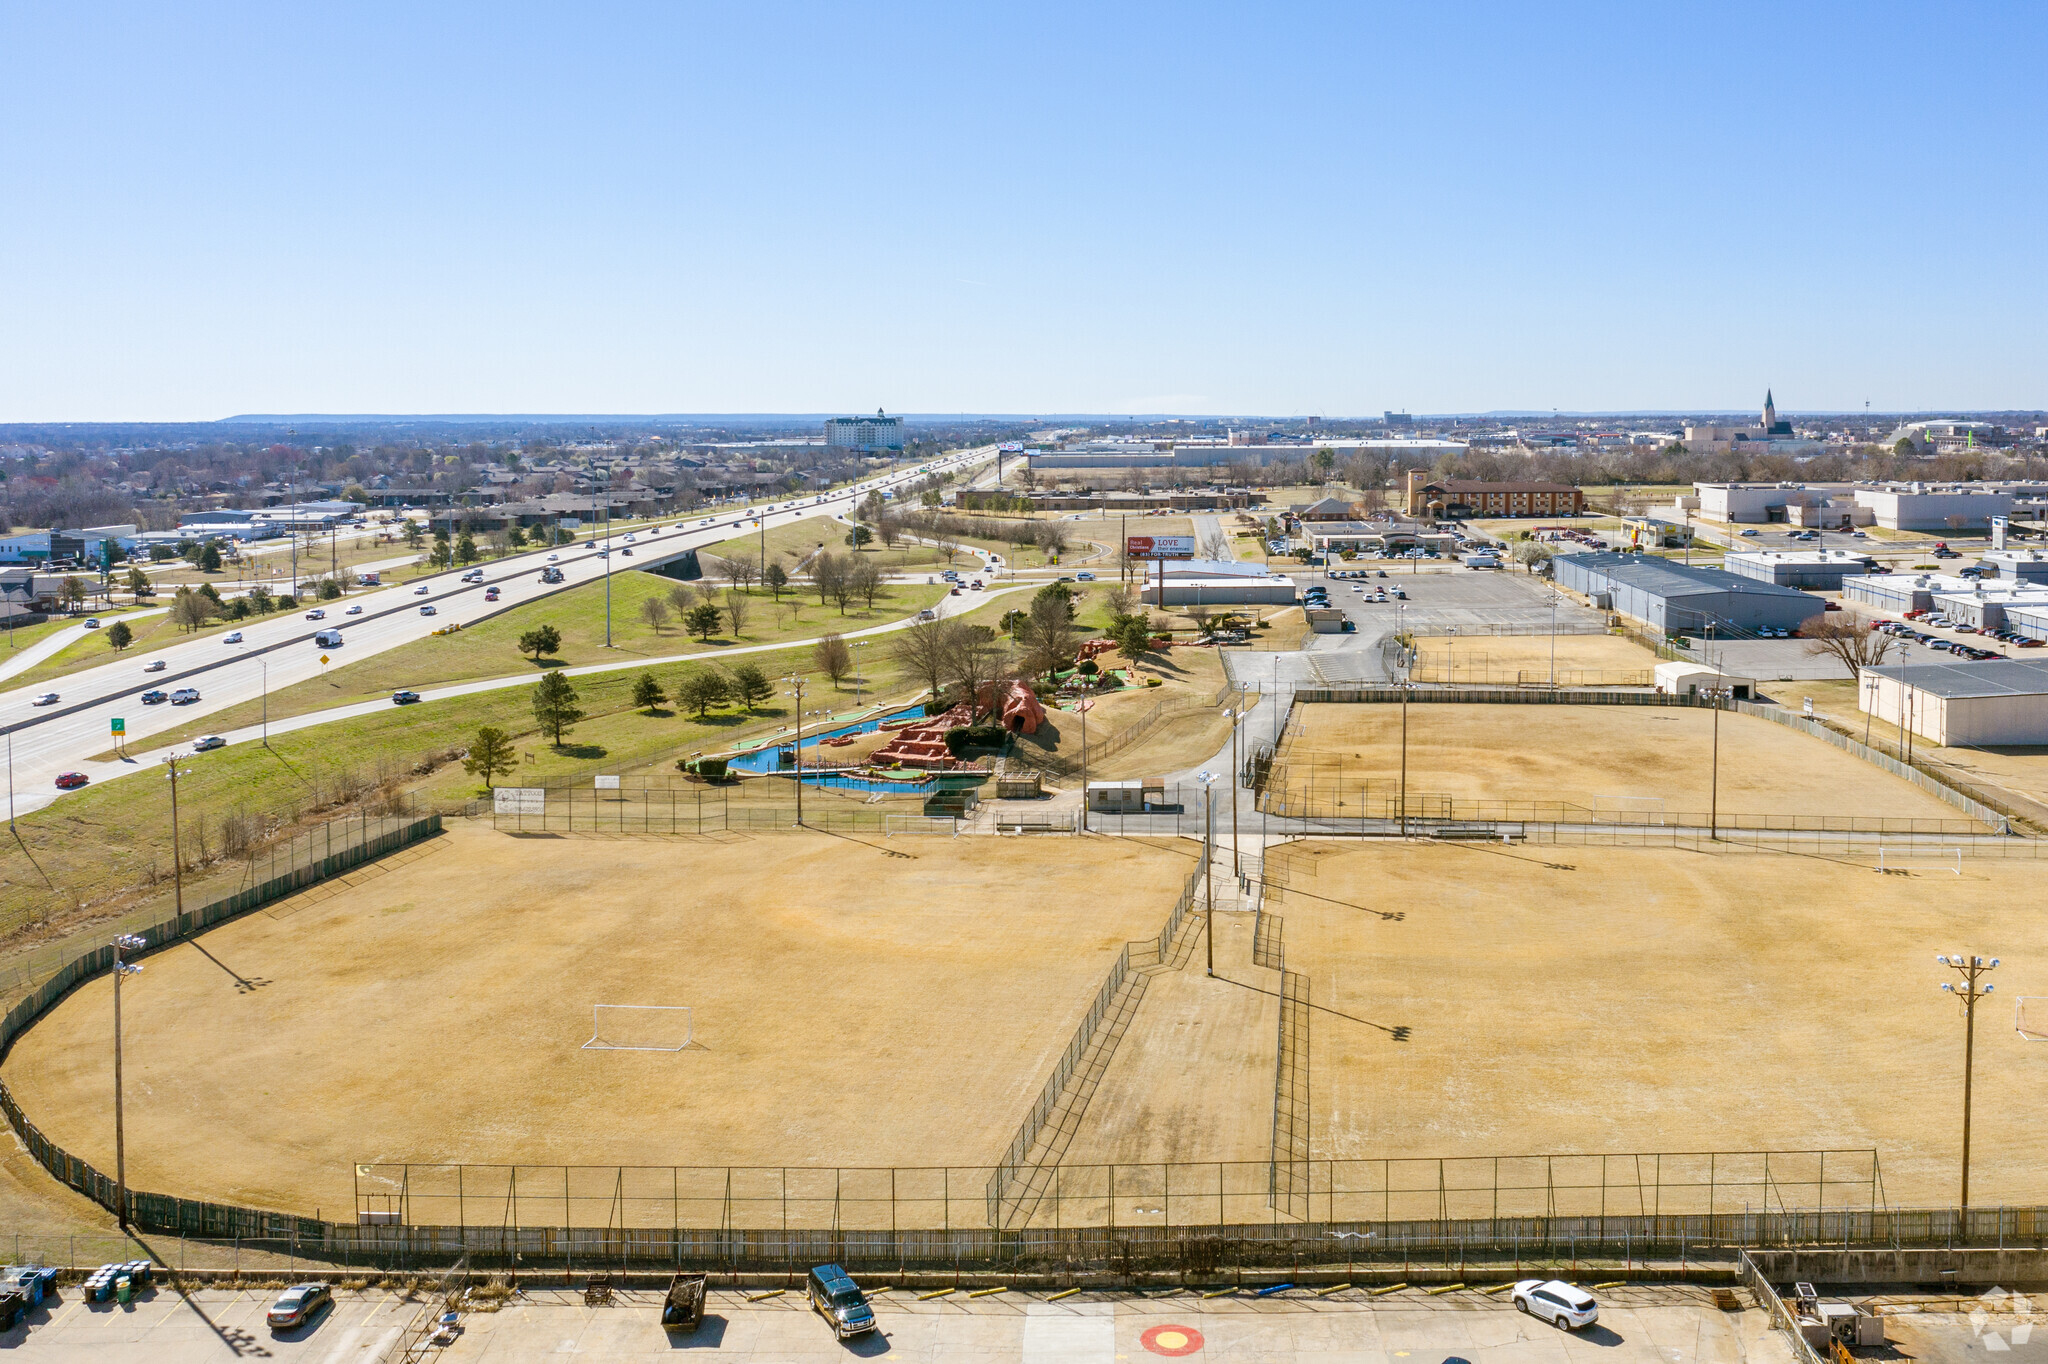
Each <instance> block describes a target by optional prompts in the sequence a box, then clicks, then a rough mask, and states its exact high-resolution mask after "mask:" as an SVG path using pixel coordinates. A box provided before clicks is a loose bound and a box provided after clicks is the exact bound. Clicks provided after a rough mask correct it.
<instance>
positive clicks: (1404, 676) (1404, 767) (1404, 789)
mask: <svg viewBox="0 0 2048 1364" xmlns="http://www.w3.org/2000/svg"><path fill="white" fill-rule="evenodd" d="M1413 685H1414V683H1412V682H1411V681H1410V680H1409V678H1408V673H1407V670H1406V669H1403V670H1402V672H1401V837H1403V838H1406V837H1408V689H1409V688H1410V687H1411V686H1413Z"/></svg>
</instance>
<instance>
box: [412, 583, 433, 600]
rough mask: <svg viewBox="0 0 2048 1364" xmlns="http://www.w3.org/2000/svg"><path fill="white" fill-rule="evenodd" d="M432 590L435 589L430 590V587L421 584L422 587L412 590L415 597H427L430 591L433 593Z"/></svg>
mask: <svg viewBox="0 0 2048 1364" xmlns="http://www.w3.org/2000/svg"><path fill="white" fill-rule="evenodd" d="M432 590H433V589H431V588H429V587H428V586H427V585H426V584H425V583H421V584H420V585H419V586H418V587H415V588H414V589H413V590H412V594H413V595H414V596H415V597H424V596H426V595H427V593H428V592H430V591H432Z"/></svg>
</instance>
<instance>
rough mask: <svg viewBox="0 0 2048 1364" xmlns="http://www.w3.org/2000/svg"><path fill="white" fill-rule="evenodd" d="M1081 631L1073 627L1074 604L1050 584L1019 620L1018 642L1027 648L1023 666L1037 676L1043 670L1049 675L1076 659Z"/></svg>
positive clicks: (1036, 597)
mask: <svg viewBox="0 0 2048 1364" xmlns="http://www.w3.org/2000/svg"><path fill="white" fill-rule="evenodd" d="M1059 585H1060V584H1054V586H1055V587H1057V586H1059ZM1079 635H1080V631H1079V630H1077V629H1075V627H1074V610H1073V607H1072V605H1071V604H1070V603H1069V602H1068V601H1067V600H1066V599H1065V597H1064V596H1063V595H1062V594H1060V593H1058V592H1055V591H1053V590H1052V589H1051V588H1047V589H1044V590H1042V591H1040V592H1039V593H1038V595H1037V596H1035V597H1033V598H1032V599H1031V609H1030V610H1029V611H1026V612H1025V613H1024V619H1023V620H1021V621H1019V622H1018V624H1017V642H1018V643H1019V644H1020V645H1022V646H1023V650H1024V657H1023V667H1024V670H1025V671H1026V672H1027V673H1030V674H1032V675H1034V676H1035V675H1038V674H1040V673H1043V674H1045V675H1046V676H1048V677H1050V676H1051V675H1052V674H1053V673H1055V672H1057V671H1058V670H1059V669H1060V668H1061V667H1063V666H1064V665H1066V664H1067V663H1070V662H1072V661H1073V657H1074V653H1075V649H1076V647H1077V643H1078V639H1079Z"/></svg>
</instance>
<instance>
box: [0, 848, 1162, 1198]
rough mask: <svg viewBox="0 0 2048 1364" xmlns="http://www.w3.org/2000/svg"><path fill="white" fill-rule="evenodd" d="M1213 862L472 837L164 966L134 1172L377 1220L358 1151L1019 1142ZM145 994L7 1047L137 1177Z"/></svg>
mask: <svg viewBox="0 0 2048 1364" xmlns="http://www.w3.org/2000/svg"><path fill="white" fill-rule="evenodd" d="M1194 855H1195V854H1194V853H1193V851H1192V850H1188V849H1180V848H1166V847H1158V846H1153V845H1150V844H1146V843H1141V842H1138V841H1135V840H1108V839H1092V840H1078V839H1067V840H1059V841H1058V842H1057V843H1056V844H1053V843H1050V842H1031V841H1027V840H1021V839H1019V840H998V839H972V840H969V839H959V840H954V839H949V838H940V837H930V836H899V837H896V838H893V839H884V838H883V837H882V836H881V835H880V834H854V835H831V834H824V833H815V832H788V833H781V832H778V833H769V834H759V835H724V836H719V837H717V838H706V839H701V840H700V839H688V840H684V839H675V838H628V837H617V838H605V837H597V836H588V837H518V836H514V835H510V834H497V833H493V832H490V831H489V830H488V829H482V828H457V829H454V830H452V831H450V832H449V833H447V834H445V835H442V836H441V837H439V838H437V839H435V840H433V841H431V842H430V843H428V844H424V845H420V846H419V847H418V848H417V849H415V850H413V851H412V852H409V853H407V854H401V855H399V856H398V857H394V858H387V859H385V860H384V861H383V862H380V863H377V864H373V865H372V866H371V867H368V868H365V869H364V870H363V871H361V872H358V873H355V874H352V875H351V876H349V877H347V878H345V879H343V880H340V881H335V882H329V883H327V884H326V885H324V886H321V887H316V888H315V889H314V890H312V891H309V892H306V893H304V894H302V895H300V896H298V897H295V898H294V899H291V900H287V901H283V902H280V903H279V904H277V905H274V906H272V907H271V908H270V909H269V910H267V911H259V912H256V913H252V914H249V915H247V916H244V917H243V918H240V919H237V920H235V921H233V922H231V923H228V924H224V925H222V926H221V927H219V928H217V929H215V930H213V931H211V932H209V933H207V934H205V935H203V936H202V937H200V938H198V939H195V940H193V941H191V942H188V943H185V944H182V945H180V946H177V947H175V948H172V949H170V950H167V951H165V952H162V953H159V954H157V955H155V956H153V957H151V958H150V959H149V960H148V962H147V963H146V967H145V970H144V971H143V972H142V974H140V975H138V976H135V977H134V978H132V979H131V980H130V981H129V982H128V983H127V984H126V985H125V986H124V987H123V992H122V993H123V1010H124V1015H125V1031H126V1036H127V1062H126V1064H127V1072H126V1075H127V1083H126V1091H127V1153H128V1174H129V1179H130V1181H131V1183H132V1184H133V1186H134V1187H137V1188H140V1189H146V1190H154V1191H159V1192H168V1193H178V1194H182V1195H185V1196H187V1197H196V1198H206V1199H213V1200H216V1201H221V1202H234V1203H241V1204H246V1205H253V1206H257V1207H268V1208H275V1209H280V1210H286V1211H295V1212H305V1213H313V1212H315V1211H316V1210H317V1211H320V1212H322V1213H324V1214H326V1215H328V1216H334V1215H336V1214H337V1213H338V1214H340V1215H341V1216H342V1217H343V1219H344V1220H346V1219H348V1218H349V1217H351V1216H352V1198H353V1178H352V1172H353V1167H354V1165H355V1164H356V1163H358V1162H403V1161H415V1162H437V1161H441V1162H476V1163H515V1162H516V1163H520V1164H552V1163H562V1164H588V1165H611V1164H623V1165H647V1166H668V1165H672V1164H675V1165H696V1164H701V1165H728V1164H730V1165H765V1166H779V1165H792V1166H820V1165H824V1166H830V1165H849V1166H854V1165H884V1166H886V1165H905V1166H909V1165H945V1164H961V1165H973V1164H985V1163H988V1162H989V1161H991V1160H992V1159H994V1156H995V1154H996V1153H997V1152H1000V1151H1001V1149H1002V1148H1003V1146H1004V1144H1005V1143H1006V1142H1007V1141H1008V1140H1009V1138H1010V1136H1011V1133H1012V1132H1013V1130H1014V1129H1015V1127H1016V1125H1017V1123H1018V1121H1019V1119H1020V1118H1021V1116H1022V1115H1023V1113H1024V1112H1025V1110H1026V1109H1027V1108H1028V1107H1029V1105H1030V1103H1031V1101H1032V1099H1033V1098H1035V1097H1036V1096H1037V1093H1038V1090H1039V1088H1040V1086H1042V1085H1043V1084H1044V1082H1045V1077H1046V1075H1047V1074H1048V1073H1049V1072H1050V1071H1051V1069H1052V1067H1053V1064H1054V1062H1055V1060H1056V1059H1057V1057H1058V1056H1059V1054H1060V1052H1061V1051H1062V1049H1063V1048H1065V1046H1066V1045H1067V1043H1068V1040H1069V1038H1070V1037H1071V1035H1072V1034H1073V1031H1074V1029H1075V1026H1076V1024H1077V1022H1078V1021H1079V1019H1080V1017H1081V1016H1082V1014H1083V1013H1084V1012H1085V1011H1086V1009H1087V1008H1088V1006H1089V1003H1090V1002H1091V1000H1092V997H1093V995H1094V993H1095V990H1096V987H1097V985H1098V983H1099V982H1100V981H1101V979H1102V977H1103V975H1104V973H1105V971H1106V970H1107V969H1108V966H1109V963H1110V961H1111V960H1112V959H1113V958H1114V957H1115V955H1116V954H1117V952H1118V951H1119V950H1120V949H1121V947H1122V946H1123V944H1124V943H1125V942H1126V941H1127V940H1130V939H1138V938H1144V937H1149V936H1151V935H1152V934H1155V933H1157V932H1158V931H1159V928H1160V925H1161V924H1162V923H1163V922H1164V921H1165V917H1166V914H1167V911H1168V910H1169V909H1170V908H1171V907H1172V905H1173V902H1174V899H1175V897H1176V895H1177V894H1178V893H1179V890H1180V887H1181V882H1182V879H1183V878H1184V877H1185V876H1186V875H1187V873H1188V871H1189V868H1190V865H1191V863H1192V860H1193V857H1194ZM111 988H112V987H111V984H110V982H109V981H108V980H106V979H104V978H102V979H100V980H96V981H94V982H92V983H90V984H89V985H87V986H85V987H84V988H82V989H80V990H79V991H77V992H76V993H75V994H73V995H72V996H71V997H70V998H69V999H67V1000H66V1001H64V1002H63V1003H62V1004H61V1005H59V1006H58V1007H57V1008H56V1009H55V1010H53V1011H52V1013H51V1014H50V1015H49V1016H48V1017H46V1018H45V1019H44V1020H42V1021H41V1022H40V1023H38V1024H37V1025H36V1026H35V1027H34V1028H33V1029H31V1030H30V1031H29V1032H28V1033H27V1034H26V1035H25V1036H24V1037H23V1038H22V1039H21V1040H20V1041H19V1042H18V1043H17V1044H16V1046H15V1047H14V1050H13V1053H12V1055H11V1056H10V1057H9V1059H8V1061H7V1064H6V1067H5V1078H6V1081H7V1084H8V1086H9V1088H10V1089H11V1090H12V1091H13V1093H14V1095H15V1097H16V1098H17V1099H18V1100H19V1101H20V1103H21V1104H22V1106H23V1108H24V1109H25V1110H26V1111H27V1112H29V1113H31V1114H33V1115H34V1119H35V1121H36V1122H37V1123H38V1124H39V1125H40V1126H41V1127H42V1129H43V1131H44V1132H46V1133H47V1134H48V1135H49V1136H50V1137H51V1138H52V1139H54V1140H55V1141H57V1142H59V1143H61V1144H62V1145H64V1146H65V1147H67V1148H68V1149H70V1150H71V1151H72V1152H74V1153H76V1154H78V1155H80V1156H82V1157H84V1158H85V1159H87V1160H90V1161H92V1162H93V1163H94V1164H96V1165H98V1166H99V1167H100V1168H102V1169H106V1170H112V1169H113V1159H114V1152H113V1130H112V1123H111V1121H110V1116H109V1115H110V1113H111V1090H112V1084H111V1080H112V1077H111V1065H110V1048H109V1045H108V1040H109V1032H110V1023H111V999H110V990H111ZM598 1004H613V1005H621V1004H623V1005H665V1006H688V1007H689V1008H690V1009H691V1010H692V1013H691V1016H690V1020H689V1023H690V1027H689V1041H688V1045H687V1046H686V1047H685V1048H684V1049H683V1050H680V1051H627V1050H586V1049H585V1048H584V1044H585V1043H586V1041H588V1040H590V1039H591V1038H592V1037H593V1035H594V1030H595V1029H596V1028H597V1027H598V1026H599V1025H596V1024H594V1022H593V1010H592V1006H593V1005H598ZM680 1023H681V1018H680V1016H679V1015H619V1016H616V1017H615V1018H614V1019H613V1020H611V1021H609V1022H607V1023H605V1024H603V1025H602V1028H603V1029H604V1030H605V1031H606V1032H607V1034H610V1033H612V1032H613V1031H614V1030H615V1031H616V1033H617V1035H618V1038H619V1039H620V1040H628V1041H639V1042H651V1043H654V1044H657V1045H670V1044H673V1043H675V1042H678V1041H680V1040H681V1034H680V1032H679V1025H680ZM977 1192H978V1191H977ZM598 1220H599V1221H600V1222H601V1221H602V1220H603V1210H602V1208H601V1207H600V1209H599V1212H598Z"/></svg>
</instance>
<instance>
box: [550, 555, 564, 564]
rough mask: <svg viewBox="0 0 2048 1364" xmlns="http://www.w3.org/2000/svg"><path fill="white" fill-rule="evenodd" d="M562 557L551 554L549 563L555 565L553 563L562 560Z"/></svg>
mask: <svg viewBox="0 0 2048 1364" xmlns="http://www.w3.org/2000/svg"><path fill="white" fill-rule="evenodd" d="M561 557H562V556H561V555H559V554H550V555H548V562H549V563H553V562H554V561H555V560H557V559H559V558H561Z"/></svg>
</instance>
